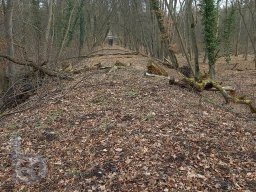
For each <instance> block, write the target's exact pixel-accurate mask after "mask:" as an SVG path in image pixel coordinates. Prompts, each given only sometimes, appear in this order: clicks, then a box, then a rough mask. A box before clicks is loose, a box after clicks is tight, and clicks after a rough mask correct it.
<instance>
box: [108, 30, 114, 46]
mask: <svg viewBox="0 0 256 192" xmlns="http://www.w3.org/2000/svg"><path fill="white" fill-rule="evenodd" d="M107 40H108V45H109V46H113V43H114V36H113V34H112V32H111V31H109V33H108V36H107Z"/></svg>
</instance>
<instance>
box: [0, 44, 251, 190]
mask: <svg viewBox="0 0 256 192" xmlns="http://www.w3.org/2000/svg"><path fill="white" fill-rule="evenodd" d="M116 48H118V47H116ZM118 49H120V48H118ZM125 51H127V50H123V51H122V50H117V49H115V50H105V51H99V52H96V53H95V54H99V53H103V54H109V53H113V52H114V53H119V52H120V53H124V52H125ZM179 60H180V63H181V64H185V62H184V61H183V59H182V58H181V57H179ZM116 61H119V62H121V63H124V64H126V66H122V67H120V68H112V69H111V70H110V69H97V67H95V66H97V64H99V63H101V66H113V65H114V64H115V63H116ZM148 61H149V58H147V57H143V56H140V55H106V56H100V57H93V58H89V59H83V60H80V61H79V62H78V61H73V64H74V65H73V68H84V67H85V66H86V68H91V69H94V70H87V71H86V72H84V73H82V74H76V75H74V78H75V80H74V81H64V80H61V81H60V80H58V81H57V80H56V81H54V82H53V81H52V82H50V83H48V84H45V85H44V86H42V87H41V88H40V89H39V90H38V95H34V96H32V97H31V98H30V99H29V100H28V101H27V102H26V103H24V104H22V105H21V106H19V107H18V108H16V109H13V110H14V111H15V110H20V109H24V108H26V107H27V108H28V109H27V110H26V111H21V112H20V113H16V114H13V115H9V116H7V117H4V118H2V119H1V121H0V144H1V145H0V191H31V192H35V191H60V192H63V191H68V192H70V191H77V192H78V191H111V192H114V191H117V192H119V191H120V192H121V191H156V192H158V191H164V192H168V191H247V192H249V191H256V116H255V115H252V114H251V113H250V111H249V110H248V109H247V108H246V107H244V106H241V105H235V104H230V105H224V100H223V98H222V97H221V95H220V94H219V93H217V92H212V91H211V92H203V93H200V94H199V93H197V92H195V91H193V90H188V89H183V88H180V87H177V86H170V85H169V84H168V80H165V79H161V78H157V77H146V76H144V72H145V70H146V65H147V63H148ZM236 63H238V64H237V66H235V64H236ZM201 67H202V68H205V69H206V65H204V64H202V66H201ZM233 67H235V68H234V69H232V68H233ZM168 72H169V74H170V75H171V76H175V77H176V76H177V74H176V73H175V72H174V71H173V70H168ZM217 73H218V75H219V76H218V79H220V80H221V81H222V82H223V85H230V86H233V87H235V88H236V89H237V90H238V92H239V94H245V95H247V96H248V97H249V98H251V99H254V100H256V95H254V94H255V93H256V78H255V77H256V70H254V69H253V62H252V60H250V61H247V62H245V61H244V60H243V58H242V57H238V58H232V60H231V64H230V65H227V64H225V62H224V61H223V60H221V59H220V60H219V61H218V64H217ZM15 135H19V136H20V137H21V138H22V142H21V149H22V152H23V153H25V154H35V155H36V154H37V155H41V156H42V157H44V158H45V161H46V162H47V169H48V172H47V176H46V177H45V178H43V179H42V180H40V181H39V182H38V183H35V184H32V185H28V184H27V183H22V182H16V183H15V179H14V176H13V175H14V166H12V160H11V156H10V153H11V147H12V146H11V145H12V143H11V142H10V138H12V137H13V136H15ZM24 166H25V165H24ZM27 166H28V165H27ZM28 177H29V176H28ZM16 179H17V178H16Z"/></svg>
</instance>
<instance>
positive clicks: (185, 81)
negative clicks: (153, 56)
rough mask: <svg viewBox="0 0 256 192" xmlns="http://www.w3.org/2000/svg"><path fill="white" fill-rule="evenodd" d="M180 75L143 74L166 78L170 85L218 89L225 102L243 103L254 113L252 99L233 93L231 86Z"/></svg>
mask: <svg viewBox="0 0 256 192" xmlns="http://www.w3.org/2000/svg"><path fill="white" fill-rule="evenodd" d="M178 73H179V72H178ZM179 74H180V76H182V79H181V80H179V79H174V78H171V77H170V76H168V77H166V76H163V75H158V74H151V73H149V72H145V73H144V75H145V76H148V77H158V78H162V79H168V80H169V84H170V85H177V86H180V87H192V88H194V89H195V90H196V91H199V92H202V91H204V90H206V91H219V92H220V93H221V95H222V96H223V97H224V99H225V101H226V103H227V104H228V103H230V102H232V103H235V104H243V105H246V106H248V107H249V109H250V111H251V112H252V113H256V107H255V106H253V101H252V100H250V99H246V98H245V97H244V96H238V95H236V94H235V91H236V90H235V88H233V87H231V86H221V84H220V83H218V82H216V81H213V80H211V79H205V80H201V81H195V79H194V78H193V77H191V78H189V77H185V76H184V75H183V74H181V73H179Z"/></svg>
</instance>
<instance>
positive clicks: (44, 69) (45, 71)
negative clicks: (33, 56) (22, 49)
mask: <svg viewBox="0 0 256 192" xmlns="http://www.w3.org/2000/svg"><path fill="white" fill-rule="evenodd" d="M0 58H4V59H6V60H8V61H11V62H13V63H15V64H17V65H23V66H30V67H33V68H34V69H36V70H39V71H41V72H43V73H45V74H46V75H49V76H52V77H59V78H61V79H69V80H71V79H72V78H71V77H69V76H67V75H65V74H62V73H58V72H56V71H54V70H50V69H47V68H44V67H42V66H43V65H45V64H46V63H45V62H43V63H42V64H40V65H37V64H35V63H34V62H32V61H27V62H24V61H20V60H17V59H14V58H12V57H10V56H8V55H1V54H0Z"/></svg>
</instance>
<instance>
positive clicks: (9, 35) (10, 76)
mask: <svg viewBox="0 0 256 192" xmlns="http://www.w3.org/2000/svg"><path fill="white" fill-rule="evenodd" d="M14 1H15V0H8V1H4V0H2V5H3V12H4V29H5V39H6V42H7V55H8V56H10V57H13V56H14V46H13V21H12V19H13V5H14ZM15 75H16V67H15V64H13V63H12V62H11V61H8V62H7V68H6V71H5V78H4V81H5V82H4V90H6V89H7V88H8V87H9V85H10V84H12V83H13V82H14V81H15Z"/></svg>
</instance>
